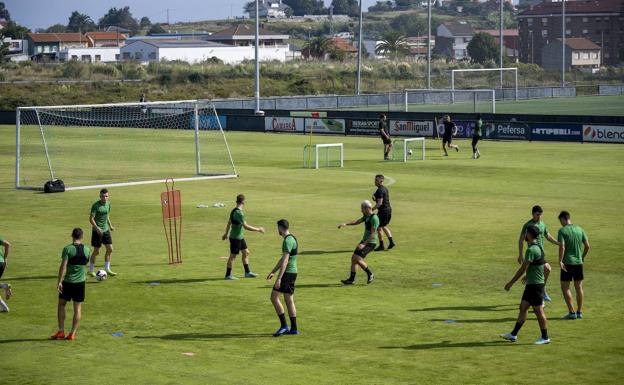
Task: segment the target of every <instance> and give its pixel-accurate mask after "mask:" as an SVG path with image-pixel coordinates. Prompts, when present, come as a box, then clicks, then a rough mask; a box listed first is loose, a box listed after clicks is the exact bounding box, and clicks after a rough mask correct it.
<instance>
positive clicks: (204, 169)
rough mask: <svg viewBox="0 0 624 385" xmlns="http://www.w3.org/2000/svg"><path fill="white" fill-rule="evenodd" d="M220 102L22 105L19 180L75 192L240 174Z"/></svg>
mask: <svg viewBox="0 0 624 385" xmlns="http://www.w3.org/2000/svg"><path fill="white" fill-rule="evenodd" d="M236 176H237V174H236V168H235V166H234V162H233V160H232V155H231V153H230V149H229V147H228V143H227V139H226V137H225V133H224V132H223V127H222V119H221V118H220V117H219V116H218V114H217V111H216V110H215V108H214V106H213V105H212V103H210V102H208V101H200V100H188V101H173V102H149V103H117V104H92V105H73V106H71V105H70V106H48V107H19V108H18V109H17V124H16V166H15V186H16V188H18V189H36V190H39V189H41V188H42V187H43V185H44V184H45V182H46V181H47V180H54V179H62V180H63V181H64V182H65V186H66V189H67V190H79V189H89V188H101V187H111V186H131V185H138V184H147V183H158V182H164V180H165V179H167V178H175V180H176V181H184V180H196V179H218V178H235V177H236Z"/></svg>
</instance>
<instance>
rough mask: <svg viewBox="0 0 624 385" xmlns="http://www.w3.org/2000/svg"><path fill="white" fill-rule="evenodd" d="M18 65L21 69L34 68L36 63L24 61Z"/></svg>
mask: <svg viewBox="0 0 624 385" xmlns="http://www.w3.org/2000/svg"><path fill="white" fill-rule="evenodd" d="M18 64H19V66H20V67H32V66H33V64H34V63H33V62H32V61H30V60H22V61H21V62H19V63H18Z"/></svg>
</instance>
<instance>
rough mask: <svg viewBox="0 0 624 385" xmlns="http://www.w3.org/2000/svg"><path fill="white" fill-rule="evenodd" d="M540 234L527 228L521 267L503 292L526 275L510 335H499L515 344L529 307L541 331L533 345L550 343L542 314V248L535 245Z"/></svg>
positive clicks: (546, 323) (533, 227) (546, 321)
mask: <svg viewBox="0 0 624 385" xmlns="http://www.w3.org/2000/svg"><path fill="white" fill-rule="evenodd" d="M540 234H541V232H540V229H539V228H538V227H537V226H533V225H531V226H528V227H527V229H526V242H527V250H526V254H525V256H524V260H523V261H522V266H520V268H519V269H518V271H516V274H515V275H514V276H513V278H512V279H511V281H509V282H507V284H506V285H505V290H507V291H509V290H510V289H511V287H512V286H513V284H514V283H515V282H516V281H517V280H519V279H520V277H522V276H523V275H524V274H525V273H526V277H527V280H526V286H525V287H524V293H523V294H522V301H520V312H519V313H518V320H517V321H516V325H515V326H514V328H513V330H512V332H511V333H507V334H501V337H503V338H504V339H506V340H508V341H511V342H516V340H517V339H518V332H519V331H520V328H521V327H522V325H524V321H526V319H527V312H528V310H529V306H531V307H533V311H534V312H535V315H536V316H537V322H538V323H539V327H540V330H541V331H542V336H541V337H540V338H539V339H538V340H537V341H535V344H536V345H543V344H549V343H550V338H548V320H547V319H546V313H544V248H543V247H542V246H541V245H540V244H538V243H537V240H538V238H539V236H540Z"/></svg>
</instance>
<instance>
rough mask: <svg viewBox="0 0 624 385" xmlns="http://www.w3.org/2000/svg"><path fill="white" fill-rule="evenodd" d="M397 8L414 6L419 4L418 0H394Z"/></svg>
mask: <svg viewBox="0 0 624 385" xmlns="http://www.w3.org/2000/svg"><path fill="white" fill-rule="evenodd" d="M394 4H395V6H396V8H400V9H406V8H413V7H415V6H416V5H417V4H418V1H417V0H394Z"/></svg>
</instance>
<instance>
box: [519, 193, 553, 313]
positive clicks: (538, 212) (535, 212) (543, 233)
mask: <svg viewBox="0 0 624 385" xmlns="http://www.w3.org/2000/svg"><path fill="white" fill-rule="evenodd" d="M543 214H544V210H542V207H541V206H539V205H535V206H533V208H532V209H531V215H532V217H531V219H529V221H528V222H527V223H525V224H524V226H522V230H521V231H520V237H519V238H518V264H522V261H523V260H524V258H523V256H522V255H523V252H524V240H525V239H526V231H527V228H528V227H529V226H536V227H537V228H538V229H539V231H540V233H539V236H538V237H537V244H538V245H540V246H541V247H542V249H543V248H544V238H546V239H548V242H550V243H552V244H553V245H557V246H559V242H558V241H557V240H556V239H555V238H554V237H553V236H552V235H550V232H549V231H548V226H546V224H545V223H544V222H542V215H543ZM551 270H552V268H551V267H550V264H549V263H548V262H545V261H544V285H546V283H548V276H549V275H550V272H551ZM544 300H545V301H549V302H550V301H551V298H550V296H549V295H548V293H547V292H546V289H544Z"/></svg>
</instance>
